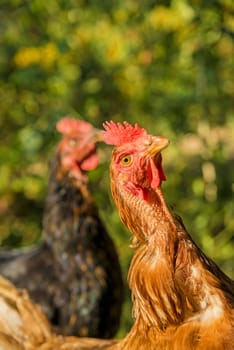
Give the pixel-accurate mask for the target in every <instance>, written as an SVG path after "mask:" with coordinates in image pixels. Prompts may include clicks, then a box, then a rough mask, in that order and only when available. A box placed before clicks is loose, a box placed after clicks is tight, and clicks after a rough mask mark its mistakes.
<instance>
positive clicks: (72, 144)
mask: <svg viewBox="0 0 234 350" xmlns="http://www.w3.org/2000/svg"><path fill="white" fill-rule="evenodd" d="M76 144H77V140H76V139H71V140H69V145H70V146H72V147H74V146H76Z"/></svg>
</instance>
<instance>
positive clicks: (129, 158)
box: [120, 155, 132, 165]
mask: <svg viewBox="0 0 234 350" xmlns="http://www.w3.org/2000/svg"><path fill="white" fill-rule="evenodd" d="M120 162H121V164H122V165H130V164H131V163H132V156H131V155H127V156H124V157H123V158H121V160H120Z"/></svg>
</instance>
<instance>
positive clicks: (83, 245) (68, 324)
mask: <svg viewBox="0 0 234 350" xmlns="http://www.w3.org/2000/svg"><path fill="white" fill-rule="evenodd" d="M57 130H58V131H59V132H60V133H62V134H63V138H62V140H61V141H60V142H59V144H58V146H57V149H56V152H55V154H54V156H53V158H52V161H51V164H50V177H49V183H48V194H47V198H46V203H45V212H44V218H43V242H42V243H41V245H40V246H39V247H36V248H33V249H27V250H26V251H24V252H22V254H21V252H20V251H17V250H16V251H15V250H14V251H13V252H12V254H11V252H2V253H1V252H0V273H1V274H2V275H4V276H5V277H6V278H8V279H9V280H10V281H11V282H13V283H14V284H15V285H16V287H18V288H26V289H27V290H28V291H29V294H30V296H31V298H32V299H33V301H35V302H36V303H38V304H40V305H41V306H42V309H43V311H44V312H45V314H46V315H47V317H48V319H49V320H50V321H51V322H52V323H53V325H54V327H55V330H56V331H57V332H59V333H60V334H63V335H79V336H88V337H100V338H111V337H113V336H114V334H115V333H116V331H117V329H118V327H119V322H120V315H121V307H122V301H123V282H122V276H121V268H120V264H119V260H118V255H117V251H116V249H115V246H114V243H113V241H112V240H111V238H110V237H109V235H108V234H107V231H106V229H105V227H104V225H103V223H102V221H101V220H100V217H99V216H98V211H97V208H96V206H95V204H94V201H93V199H92V197H91V195H90V192H89V188H88V185H89V183H88V177H87V174H86V173H87V171H89V170H92V169H95V168H96V167H97V166H98V156H97V152H96V142H97V141H98V133H99V132H98V131H97V130H96V129H94V128H93V127H92V125H91V124H89V123H87V122H84V121H79V120H76V119H73V118H68V117H67V118H63V119H62V120H60V121H59V122H58V124H57Z"/></svg>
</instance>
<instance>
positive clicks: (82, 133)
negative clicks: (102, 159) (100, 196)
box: [56, 117, 100, 176]
mask: <svg viewBox="0 0 234 350" xmlns="http://www.w3.org/2000/svg"><path fill="white" fill-rule="evenodd" d="M56 129H57V131H58V132H60V133H61V134H62V135H63V138H62V140H61V141H60V142H59V144H58V147H57V153H58V154H59V157H60V164H61V167H62V168H63V170H64V171H66V172H69V173H71V174H72V175H75V176H76V175H77V176H80V175H81V174H82V173H84V172H86V171H89V170H93V169H95V168H96V167H97V166H98V163H99V161H98V155H97V150H96V143H97V142H98V141H99V133H100V131H98V130H97V129H95V128H94V127H93V126H92V125H91V124H90V123H88V122H85V121H81V120H78V119H75V118H71V117H64V118H62V119H61V120H60V121H58V123H57V124H56Z"/></svg>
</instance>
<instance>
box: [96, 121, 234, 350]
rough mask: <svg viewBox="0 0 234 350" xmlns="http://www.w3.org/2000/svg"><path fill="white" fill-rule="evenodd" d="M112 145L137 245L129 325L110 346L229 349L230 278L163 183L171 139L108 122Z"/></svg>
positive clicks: (121, 203)
mask: <svg viewBox="0 0 234 350" xmlns="http://www.w3.org/2000/svg"><path fill="white" fill-rule="evenodd" d="M104 128H105V131H104V133H103V137H104V141H105V142H106V143H107V144H111V145H114V146H116V148H115V149H114V150H113V153H112V160H111V165H110V178H111V191H112V195H113V198H114V201H115V203H116V205H117V208H118V210H119V214H120V218H121V220H122V222H123V223H124V224H125V225H126V226H127V228H128V229H129V230H130V231H131V232H132V234H133V247H134V248H135V249H136V251H135V254H134V257H133V259H132V262H131V266H130V270H129V276H128V278H129V286H130V288H131V292H132V299H133V315H134V319H135V320H134V324H133V326H132V328H131V330H130V332H129V333H128V335H127V336H126V337H125V338H124V339H123V340H122V341H121V342H120V343H119V344H118V345H117V347H114V348H113V349H118V350H119V349H121V350H122V349H124V350H139V349H141V350H157V349H160V350H224V349H225V350H233V349H234V288H233V287H234V282H233V281H232V280H231V279H230V278H229V277H228V276H226V275H225V274H224V273H223V272H222V271H221V270H220V269H219V267H218V266H217V265H216V264H215V263H214V262H213V261H212V260H211V259H210V258H208V257H207V256H206V255H205V254H204V253H203V252H202V251H201V250H200V249H199V248H198V246H197V245H196V244H195V243H194V241H193V240H192V238H191V237H190V235H189V233H188V232H187V231H186V229H185V227H184V225H183V223H182V220H181V219H180V218H179V217H178V216H176V215H174V214H173V213H171V212H170V210H169V208H168V206H167V204H166V202H165V199H164V196H163V193H162V189H161V184H162V181H164V180H165V179H166V178H165V174H164V171H163V168H162V156H161V151H162V150H163V149H164V148H166V147H167V146H168V143H169V141H168V140H167V139H166V138H164V137H160V136H152V135H149V134H148V133H147V132H146V130H145V129H143V128H141V127H139V126H138V125H137V124H136V125H135V126H131V125H130V124H128V123H127V122H125V123H124V124H121V123H117V124H115V123H114V122H106V123H105V124H104Z"/></svg>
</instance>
